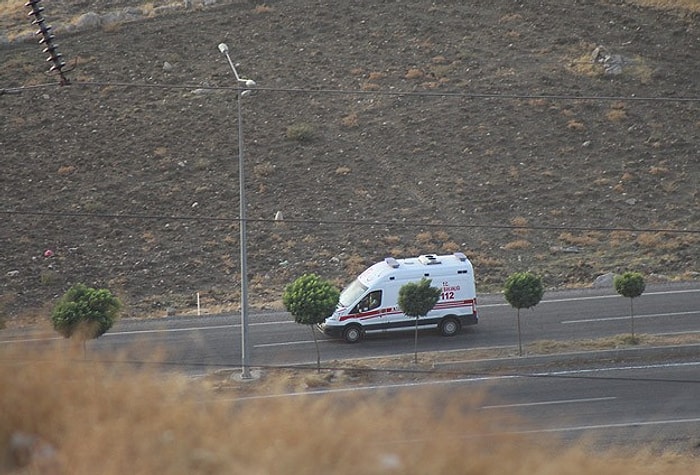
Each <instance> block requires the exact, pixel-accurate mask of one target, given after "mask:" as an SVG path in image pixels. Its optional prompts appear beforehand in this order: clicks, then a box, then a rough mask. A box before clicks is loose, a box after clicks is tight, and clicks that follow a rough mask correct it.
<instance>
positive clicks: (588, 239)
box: [559, 231, 602, 246]
mask: <svg viewBox="0 0 700 475" xmlns="http://www.w3.org/2000/svg"><path fill="white" fill-rule="evenodd" d="M601 237H602V233H599V232H595V231H590V232H587V233H586V234H584V235H578V236H577V235H575V234H573V233H570V232H568V231H567V232H563V233H561V234H559V240H560V241H562V242H564V243H566V244H570V245H573V246H595V245H596V244H599V243H600V239H601Z"/></svg>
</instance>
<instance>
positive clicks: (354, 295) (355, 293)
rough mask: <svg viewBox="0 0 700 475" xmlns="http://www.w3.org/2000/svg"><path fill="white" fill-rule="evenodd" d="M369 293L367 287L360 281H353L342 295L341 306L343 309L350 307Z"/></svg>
mask: <svg viewBox="0 0 700 475" xmlns="http://www.w3.org/2000/svg"><path fill="white" fill-rule="evenodd" d="M366 291H367V286H366V285H363V284H362V283H361V282H360V281H359V280H355V281H353V283H352V284H350V285H348V286H347V287H345V290H343V291H342V292H341V293H340V300H339V302H340V305H342V306H343V307H349V306H350V305H352V304H354V303H355V302H356V301H357V299H359V298H360V297H362V295H363V294H364V293H365V292H366Z"/></svg>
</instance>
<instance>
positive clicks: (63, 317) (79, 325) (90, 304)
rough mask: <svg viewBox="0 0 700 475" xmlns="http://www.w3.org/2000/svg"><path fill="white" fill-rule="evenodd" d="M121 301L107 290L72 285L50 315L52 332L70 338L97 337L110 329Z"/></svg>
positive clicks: (85, 338) (84, 338) (86, 338)
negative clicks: (54, 331)
mask: <svg viewBox="0 0 700 475" xmlns="http://www.w3.org/2000/svg"><path fill="white" fill-rule="evenodd" d="M120 308H121V302H119V300H118V299H117V298H116V297H115V296H113V295H112V293H111V292H110V291H109V290H107V289H93V288H91V287H87V286H86V285H84V284H75V285H74V286H73V287H71V288H70V289H68V291H67V292H66V293H65V294H63V297H61V300H59V301H58V303H57V304H56V306H55V307H54V309H53V311H52V312H51V322H52V323H53V327H54V330H56V331H57V332H58V333H60V334H61V335H63V336H64V337H65V338H70V337H72V336H73V335H76V336H78V337H79V338H80V339H81V340H83V341H84V340H88V339H92V338H97V337H99V336H101V335H103V334H104V333H105V332H106V331H107V330H109V329H110V328H112V325H113V324H114V322H115V320H116V318H117V314H118V312H119V309H120Z"/></svg>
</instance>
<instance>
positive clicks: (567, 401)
mask: <svg viewBox="0 0 700 475" xmlns="http://www.w3.org/2000/svg"><path fill="white" fill-rule="evenodd" d="M613 399H617V398H616V397H614V396H607V397H590V398H584V399H560V400H557V401H539V402H524V403H520V404H499V405H494V406H481V408H480V409H505V408H511V407H530V406H548V405H557V404H577V403H582V402H601V401H612V400H613Z"/></svg>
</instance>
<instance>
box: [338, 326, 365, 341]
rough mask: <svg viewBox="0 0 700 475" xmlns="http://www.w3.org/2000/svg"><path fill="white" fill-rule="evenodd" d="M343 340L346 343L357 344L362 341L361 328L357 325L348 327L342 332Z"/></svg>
mask: <svg viewBox="0 0 700 475" xmlns="http://www.w3.org/2000/svg"><path fill="white" fill-rule="evenodd" d="M343 338H344V339H345V341H347V342H348V343H357V342H358V341H360V340H362V328H360V326H359V325H348V326H347V327H345V329H344V330H343Z"/></svg>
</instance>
